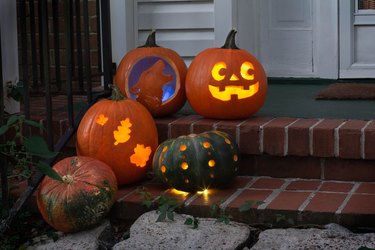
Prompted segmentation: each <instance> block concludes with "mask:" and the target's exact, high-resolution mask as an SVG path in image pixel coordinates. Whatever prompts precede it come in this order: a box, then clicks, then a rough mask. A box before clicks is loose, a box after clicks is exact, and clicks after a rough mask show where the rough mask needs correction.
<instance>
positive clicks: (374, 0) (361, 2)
mask: <svg viewBox="0 0 375 250" xmlns="http://www.w3.org/2000/svg"><path fill="white" fill-rule="evenodd" d="M358 9H359V10H369V9H375V0H358Z"/></svg>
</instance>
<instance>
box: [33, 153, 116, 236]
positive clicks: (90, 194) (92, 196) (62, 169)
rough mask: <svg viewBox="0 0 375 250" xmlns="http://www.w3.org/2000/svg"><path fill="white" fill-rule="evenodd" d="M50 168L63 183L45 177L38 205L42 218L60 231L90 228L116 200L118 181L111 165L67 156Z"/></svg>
mask: <svg viewBox="0 0 375 250" xmlns="http://www.w3.org/2000/svg"><path fill="white" fill-rule="evenodd" d="M53 169H54V170H55V171H56V172H57V173H58V174H60V175H61V176H62V179H63V181H64V182H60V181H57V180H54V179H52V178H49V177H45V178H44V180H43V181H42V183H41V184H40V185H39V187H38V191H37V205H38V209H39V211H40V213H41V215H42V216H43V218H44V220H45V221H46V222H47V223H48V224H50V225H51V226H52V227H53V228H55V229H57V230H59V231H62V232H77V231H81V230H86V229H90V228H92V227H95V226H96V225H98V224H99V223H101V222H102V220H103V219H104V217H105V216H106V215H107V214H108V212H109V210H110V208H111V206H112V205H113V203H114V202H115V200H116V192H117V182H116V177H115V174H114V173H113V171H112V170H111V168H110V167H109V166H108V165H107V164H105V163H103V162H101V161H98V160H96V159H93V158H90V157H82V156H80V157H69V158H65V159H63V160H61V161H59V162H57V163H56V164H55V165H54V166H53Z"/></svg>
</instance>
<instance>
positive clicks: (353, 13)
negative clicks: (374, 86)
mask: <svg viewBox="0 0 375 250" xmlns="http://www.w3.org/2000/svg"><path fill="white" fill-rule="evenodd" d="M339 29H340V31H339V33H340V38H339V42H340V69H339V77H340V78H375V46H374V44H375V0H354V1H348V0H340V1H339Z"/></svg>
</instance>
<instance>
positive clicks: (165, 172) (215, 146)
mask: <svg viewBox="0 0 375 250" xmlns="http://www.w3.org/2000/svg"><path fill="white" fill-rule="evenodd" d="M238 160H239V150H238V146H237V144H236V143H235V142H234V141H233V140H232V138H231V137H230V136H229V135H228V134H226V133H224V132H220V131H209V132H204V133H202V134H198V135H196V134H191V135H187V136H180V137H178V138H176V139H171V140H167V141H165V142H163V143H162V144H160V145H159V147H158V148H157V150H156V152H155V155H154V159H153V168H154V173H155V176H156V178H157V179H159V180H160V181H161V182H163V183H165V184H167V185H168V186H170V187H173V188H175V189H177V190H180V191H187V192H195V191H202V190H205V189H209V188H214V187H218V186H221V185H225V184H228V183H230V182H231V181H232V180H233V179H234V177H235V176H236V174H237V169H238V166H239V162H238Z"/></svg>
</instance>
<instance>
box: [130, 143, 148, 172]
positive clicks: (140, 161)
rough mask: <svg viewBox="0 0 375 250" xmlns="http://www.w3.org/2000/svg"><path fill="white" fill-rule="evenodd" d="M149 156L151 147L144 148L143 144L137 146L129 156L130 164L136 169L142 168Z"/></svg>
mask: <svg viewBox="0 0 375 250" xmlns="http://www.w3.org/2000/svg"><path fill="white" fill-rule="evenodd" d="M150 155H151V147H146V148H145V146H144V145H143V144H137V146H136V147H135V148H134V154H132V155H131V156H130V162H131V163H133V164H135V165H136V166H137V167H141V168H143V167H144V166H146V163H147V161H148V159H149V158H150Z"/></svg>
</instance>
